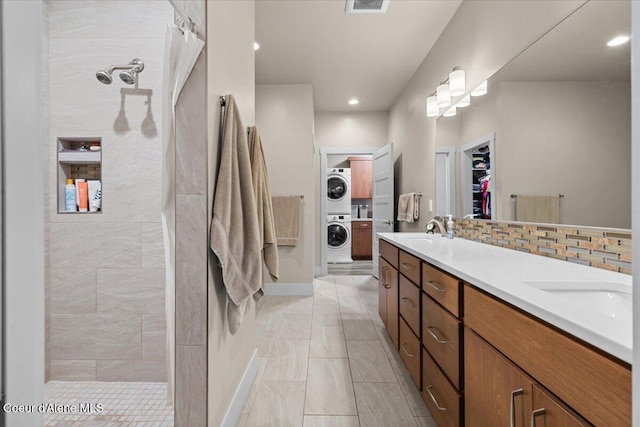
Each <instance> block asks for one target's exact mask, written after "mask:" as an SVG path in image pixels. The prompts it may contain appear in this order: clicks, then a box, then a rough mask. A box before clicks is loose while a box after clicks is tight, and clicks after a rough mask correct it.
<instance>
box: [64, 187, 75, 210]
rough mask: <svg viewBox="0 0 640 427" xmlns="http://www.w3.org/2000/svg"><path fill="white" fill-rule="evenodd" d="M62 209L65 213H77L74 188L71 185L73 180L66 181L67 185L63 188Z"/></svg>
mask: <svg viewBox="0 0 640 427" xmlns="http://www.w3.org/2000/svg"><path fill="white" fill-rule="evenodd" d="M64 208H65V211H67V212H77V211H78V206H76V186H75V185H73V179H67V185H66V186H65V187H64Z"/></svg>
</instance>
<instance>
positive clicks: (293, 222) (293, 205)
mask: <svg viewBox="0 0 640 427" xmlns="http://www.w3.org/2000/svg"><path fill="white" fill-rule="evenodd" d="M302 200H303V199H302V196H276V197H274V198H273V218H274V219H275V222H276V236H278V246H297V245H298V243H299V242H300V211H301V209H302Z"/></svg>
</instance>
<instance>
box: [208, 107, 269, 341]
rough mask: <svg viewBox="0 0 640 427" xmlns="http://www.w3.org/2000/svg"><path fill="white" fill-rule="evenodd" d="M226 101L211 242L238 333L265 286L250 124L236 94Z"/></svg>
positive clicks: (231, 323) (230, 317)
mask: <svg viewBox="0 0 640 427" xmlns="http://www.w3.org/2000/svg"><path fill="white" fill-rule="evenodd" d="M226 100H227V102H226V114H225V117H224V128H223V129H224V130H223V135H222V149H221V153H220V169H219V171H218V177H217V181H216V192H215V195H214V201H213V218H212V220H211V241H210V245H211V249H212V250H213V252H214V253H215V254H216V255H217V257H218V259H219V262H220V265H221V266H222V280H223V281H224V285H225V288H226V290H227V295H228V296H229V299H230V301H229V304H228V305H227V318H228V321H229V331H230V332H231V333H232V334H235V333H236V332H237V330H238V329H239V328H240V325H241V324H242V318H243V316H244V311H245V305H246V302H247V300H248V299H249V297H251V296H252V295H253V294H255V293H256V292H257V291H258V290H259V289H260V286H261V282H262V260H261V257H260V253H261V248H260V229H259V227H258V210H257V208H256V199H255V196H254V193H253V180H252V176H251V161H250V159H249V147H248V146H247V137H246V128H245V127H244V126H243V124H242V120H241V119H240V114H239V112H238V107H237V105H236V102H235V99H234V98H233V96H231V95H227V97H226Z"/></svg>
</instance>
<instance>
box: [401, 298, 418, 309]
mask: <svg viewBox="0 0 640 427" xmlns="http://www.w3.org/2000/svg"><path fill="white" fill-rule="evenodd" d="M400 301H402V302H403V303H404V305H406V306H407V307H409V308H416V306H415V305H414V304H413V303H412V304H409V303H408V302H407V301H410V302H411V298H406V297H404V298H400Z"/></svg>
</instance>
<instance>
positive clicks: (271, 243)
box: [249, 126, 279, 288]
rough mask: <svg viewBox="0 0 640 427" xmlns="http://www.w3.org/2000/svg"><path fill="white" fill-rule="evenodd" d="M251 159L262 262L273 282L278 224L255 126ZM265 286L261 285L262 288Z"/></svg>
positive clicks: (250, 131)
mask: <svg viewBox="0 0 640 427" xmlns="http://www.w3.org/2000/svg"><path fill="white" fill-rule="evenodd" d="M249 157H250V158H251V176H252V177H253V192H254V195H255V197H256V206H257V208H258V228H259V230H260V232H259V235H260V247H261V248H262V260H263V261H264V265H265V267H267V271H268V272H269V275H270V276H271V280H274V281H275V280H278V269H279V265H278V246H277V240H276V224H275V221H274V220H273V206H272V204H271V190H270V189H269V174H268V173H267V162H266V159H265V157H264V151H263V149H262V140H261V139H260V134H259V133H258V129H257V128H256V127H255V126H252V127H251V128H249ZM262 287H264V284H263V283H261V288H262Z"/></svg>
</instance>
